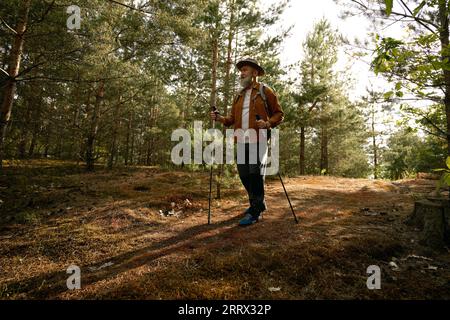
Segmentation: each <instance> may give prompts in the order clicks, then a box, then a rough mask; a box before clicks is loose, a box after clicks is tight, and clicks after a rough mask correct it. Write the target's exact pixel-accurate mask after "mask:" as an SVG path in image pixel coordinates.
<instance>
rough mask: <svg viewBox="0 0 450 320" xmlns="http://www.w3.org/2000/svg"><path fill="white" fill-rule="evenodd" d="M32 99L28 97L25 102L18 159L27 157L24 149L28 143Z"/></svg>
mask: <svg viewBox="0 0 450 320" xmlns="http://www.w3.org/2000/svg"><path fill="white" fill-rule="evenodd" d="M32 99H33V98H31V97H30V98H29V99H28V101H27V102H28V103H27V107H26V108H27V110H26V111H25V117H24V121H23V124H22V133H21V135H20V139H19V145H18V147H17V155H18V157H19V159H25V158H26V157H27V153H26V147H27V142H28V135H29V132H30V123H31V111H32V109H33V106H32Z"/></svg>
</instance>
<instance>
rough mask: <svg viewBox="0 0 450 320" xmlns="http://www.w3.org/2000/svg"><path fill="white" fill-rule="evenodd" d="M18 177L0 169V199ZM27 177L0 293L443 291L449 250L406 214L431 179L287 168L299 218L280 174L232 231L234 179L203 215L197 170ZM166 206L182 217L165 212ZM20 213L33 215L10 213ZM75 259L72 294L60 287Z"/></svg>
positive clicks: (416, 295)
mask: <svg viewBox="0 0 450 320" xmlns="http://www.w3.org/2000/svg"><path fill="white" fill-rule="evenodd" d="M19 173H20V172H16V173H14V174H11V175H9V176H8V177H7V178H8V180H5V179H6V178H5V177H3V178H2V179H3V180H1V182H2V186H4V187H3V189H2V194H1V195H2V196H4V197H5V199H6V198H7V196H8V194H7V191H4V190H9V189H10V188H11V186H10V185H8V183H11V184H12V183H13V180H14V179H16V178H17V175H18V174H19ZM33 177H34V178H31V179H30V181H29V183H27V184H26V187H24V190H22V193H20V194H21V195H22V196H23V197H26V195H25V194H28V197H30V196H29V195H30V193H29V192H30V188H35V189H36V190H37V191H36V192H35V193H33V200H32V201H31V204H30V200H29V199H27V200H26V201H25V200H24V201H23V203H25V204H23V203H22V207H21V208H17V207H14V206H13V203H8V202H5V203H4V204H3V207H2V209H3V210H4V212H5V213H4V215H5V216H6V217H9V219H6V220H4V221H3V222H2V225H1V227H0V228H1V229H0V241H1V246H0V256H1V259H0V270H1V273H0V297H1V298H3V299H21V298H29V299H30V298H31V299H81V298H82V299H97V298H101V299H110V298H114V299H184V298H191V299H200V298H202V299H271V298H273V299H350V298H361V299H381V298H384V299H398V298H400V299H406V298H410V299H430V298H444V299H449V298H450V270H449V267H450V259H449V256H450V255H449V253H448V252H434V251H431V250H429V249H427V248H425V247H422V246H421V245H419V243H418V236H419V234H418V232H417V231H416V230H414V229H413V228H411V227H408V226H406V225H405V224H404V223H403V222H404V219H405V218H406V217H407V215H408V214H409V213H410V212H411V211H412V208H413V204H414V198H415V197H420V196H421V195H423V194H425V193H428V192H430V191H432V190H433V188H434V182H433V181H430V180H416V179H412V180H402V181H395V182H389V181H373V180H367V179H346V178H334V177H312V176H307V177H298V178H291V179H288V178H285V184H286V188H287V190H288V193H289V195H290V197H291V201H292V203H293V205H294V208H295V210H296V213H297V216H298V218H299V220H300V223H299V224H295V222H294V219H293V217H292V214H291V213H290V209H289V205H288V202H287V200H286V198H285V196H284V192H283V189H282V187H281V184H280V183H279V181H278V180H274V179H268V180H267V188H266V196H267V200H266V201H267V204H268V207H269V209H268V210H267V212H266V213H265V214H264V218H263V220H262V221H261V222H259V223H257V224H255V225H253V226H251V227H247V228H242V227H239V226H237V223H238V221H239V219H240V217H241V212H242V211H243V209H245V207H246V204H247V203H246V199H245V194H244V190H243V188H242V187H241V186H240V184H239V181H238V180H237V179H231V178H230V179H229V181H228V182H227V183H228V186H227V188H225V189H224V192H223V193H224V194H223V199H222V200H220V201H217V200H215V201H213V210H212V224H211V225H207V203H208V202H207V198H206V197H207V187H208V183H207V181H208V174H207V173H205V174H203V173H189V172H161V171H158V170H157V169H139V168H136V169H134V170H128V171H120V170H116V171H114V172H107V171H101V172H97V173H94V174H86V173H81V172H80V173H79V172H68V174H64V175H59V176H56V175H53V174H52V173H49V174H48V175H47V176H46V177H47V178H46V179H42V174H41V175H39V177H38V176H37V175H36V176H33ZM14 181H15V180H14ZM16 191H17V190H16ZM186 199H187V200H188V201H186ZM172 203H174V205H172ZM16 205H17V204H16ZM172 209H174V210H173V211H172V212H174V213H177V214H178V216H175V215H173V216H172V215H169V216H166V214H167V213H168V212H171V210H172ZM23 212H25V213H27V214H28V215H25V217H32V218H30V219H28V220H25V221H26V223H24V222H23V221H22V220H21V222H20V223H17V219H18V218H17V217H15V215H19V213H20V216H21V217H23V216H24V213H23ZM161 212H162V214H161ZM391 262H395V264H396V265H397V266H398V268H394V267H393V266H392V263H391ZM389 263H391V265H390V264H389ZM72 264H73V265H77V266H79V267H80V269H81V286H82V288H81V290H73V291H70V290H68V289H67V286H66V279H67V278H68V277H69V275H68V274H67V273H66V269H67V268H68V267H69V266H70V265H72ZM370 265H378V266H380V268H381V270H382V289H381V290H368V289H367V287H366V280H367V277H368V275H367V273H366V270H367V267H368V266H370Z"/></svg>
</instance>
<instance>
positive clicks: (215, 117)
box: [210, 111, 223, 122]
mask: <svg viewBox="0 0 450 320" xmlns="http://www.w3.org/2000/svg"><path fill="white" fill-rule="evenodd" d="M210 116H211V120H214V121H219V122H222V121H223V117H222V116H221V115H220V114H218V113H217V112H214V111H211V113H210Z"/></svg>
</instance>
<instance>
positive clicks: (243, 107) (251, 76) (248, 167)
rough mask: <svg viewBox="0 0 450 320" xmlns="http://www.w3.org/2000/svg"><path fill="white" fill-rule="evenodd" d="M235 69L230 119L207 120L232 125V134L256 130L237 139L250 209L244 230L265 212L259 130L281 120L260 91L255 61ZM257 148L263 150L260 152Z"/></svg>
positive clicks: (268, 93)
mask: <svg viewBox="0 0 450 320" xmlns="http://www.w3.org/2000/svg"><path fill="white" fill-rule="evenodd" d="M236 67H237V68H238V69H239V71H240V73H241V77H240V83H241V90H240V92H239V93H238V95H237V96H236V97H235V99H234V102H233V106H232V108H231V112H230V115H229V116H227V117H223V116H221V115H219V114H218V113H217V112H211V119H213V120H217V121H219V122H221V123H223V124H224V125H225V126H227V127H228V126H231V125H233V126H234V130H237V129H242V130H243V131H244V132H247V130H249V129H254V130H256V135H253V136H252V135H251V134H250V135H248V136H247V135H245V138H243V139H238V161H237V168H238V172H239V177H240V179H241V181H242V184H243V185H244V187H245V189H246V190H247V193H248V198H249V202H250V207H249V208H248V209H247V210H245V211H244V214H245V216H244V218H243V219H242V220H241V221H240V222H239V225H241V226H248V225H251V224H253V223H255V222H257V221H258V219H259V217H260V215H261V213H262V212H263V211H265V210H266V209H267V207H266V204H265V200H264V177H265V175H264V170H261V169H263V166H264V161H263V158H264V155H265V153H266V152H267V144H264V143H261V144H260V143H258V142H259V141H260V139H259V138H260V132H259V130H260V129H267V130H270V129H271V128H274V127H275V126H277V125H278V124H280V123H281V122H282V121H283V119H284V113H283V111H282V109H281V106H280V104H279V102H278V98H277V96H276V95H275V93H274V92H273V91H272V89H270V88H268V87H266V86H263V87H261V86H262V84H261V83H259V82H258V77H259V76H263V75H264V74H265V71H264V69H263V68H262V67H261V66H260V65H259V63H258V62H257V61H256V60H255V59H251V58H246V59H243V60H240V61H239V62H238V63H237V64H236ZM261 90H264V91H263V92H261ZM261 93H262V94H263V96H262V94H261ZM264 98H265V100H266V101H264ZM239 144H241V145H240V146H239ZM239 148H242V150H245V161H240V158H239ZM261 148H263V149H262V150H260V149H261ZM254 153H256V155H254ZM252 158H253V159H255V158H256V160H257V161H252ZM255 162H256V163H255Z"/></svg>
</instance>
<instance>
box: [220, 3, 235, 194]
mask: <svg viewBox="0 0 450 320" xmlns="http://www.w3.org/2000/svg"><path fill="white" fill-rule="evenodd" d="M229 9H230V25H229V28H228V46H227V63H226V65H225V94H224V103H223V115H224V116H225V117H226V116H227V115H228V104H229V103H230V86H231V84H230V80H231V79H230V78H231V64H232V63H233V61H232V59H231V54H232V52H231V51H232V44H233V37H234V0H230V8H229ZM222 135H223V143H224V142H225V127H222ZM225 152H226V150H225V148H224V149H223V154H222V159H223V158H224V153H225ZM224 167H225V166H224V164H223V163H222V164H220V166H219V172H218V174H217V195H216V197H217V199H220V198H221V194H220V188H221V182H222V176H223V171H224Z"/></svg>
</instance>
